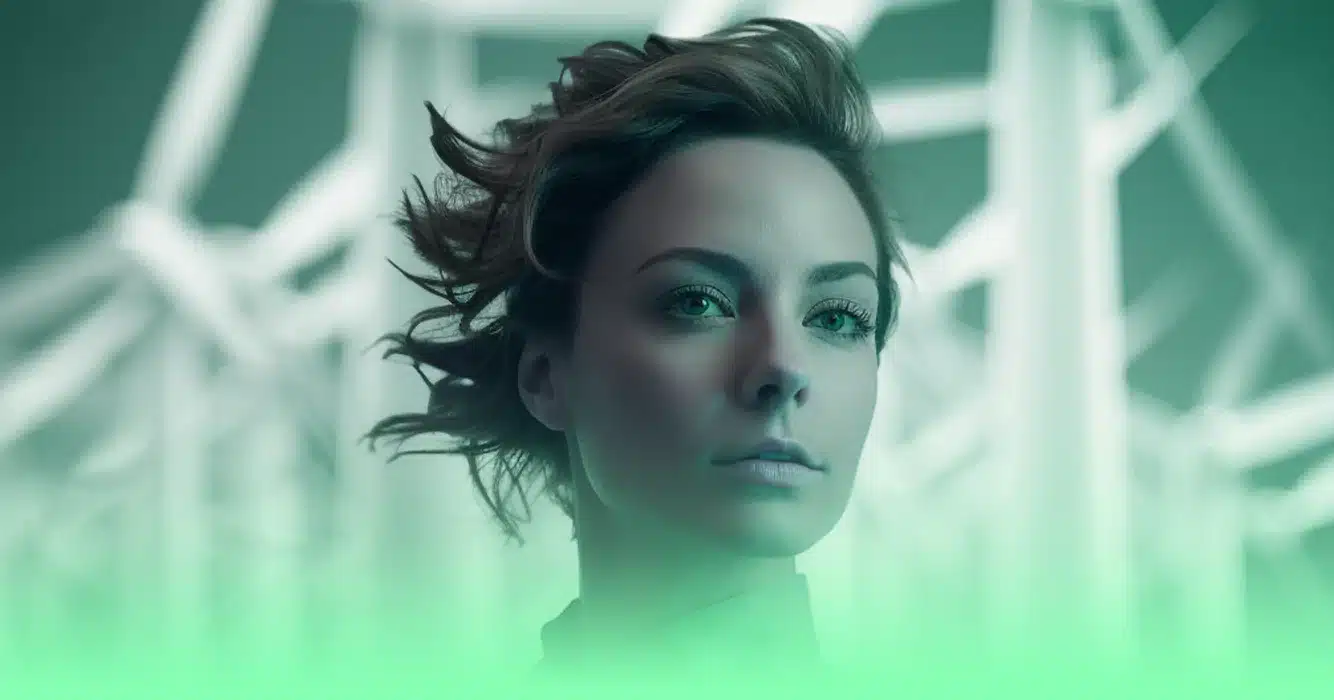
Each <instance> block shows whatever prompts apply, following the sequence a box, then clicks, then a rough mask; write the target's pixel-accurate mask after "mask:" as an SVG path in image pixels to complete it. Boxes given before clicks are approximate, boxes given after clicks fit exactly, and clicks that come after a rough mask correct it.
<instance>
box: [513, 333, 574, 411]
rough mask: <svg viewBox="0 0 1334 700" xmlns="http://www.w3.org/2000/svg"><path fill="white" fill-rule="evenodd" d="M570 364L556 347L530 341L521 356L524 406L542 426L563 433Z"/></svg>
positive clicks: (520, 373)
mask: <svg viewBox="0 0 1334 700" xmlns="http://www.w3.org/2000/svg"><path fill="white" fill-rule="evenodd" d="M566 374H567V363H566V362H565V358H564V356H563V355H561V354H559V353H558V352H557V351H556V349H555V346H554V345H553V344H551V343H548V342H544V341H541V340H535V339H534V340H529V341H527V342H525V343H524V345H523V352H522V353H520V355H519V367H518V385H519V386H518V389H519V397H520V398H521V399H522V400H523V405H524V406H525V407H527V408H528V413H530V414H532V416H533V417H534V418H536V419H537V420H538V422H540V423H541V424H542V425H545V426H546V427H547V428H548V429H550V430H556V431H562V432H563V431H564V430H565V429H566V428H567V427H568V423H569V411H568V407H567V405H566V404H567V400H568V397H567V395H566V386H567V382H566Z"/></svg>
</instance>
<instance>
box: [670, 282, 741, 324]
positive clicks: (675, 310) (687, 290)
mask: <svg viewBox="0 0 1334 700" xmlns="http://www.w3.org/2000/svg"><path fill="white" fill-rule="evenodd" d="M662 310H663V312H664V313H665V314H667V315H668V316H671V317H674V318H679V319H685V320H692V321H693V320H696V319H703V318H710V317H715V316H726V315H727V314H728V313H729V312H728V309H727V302H725V301H724V300H723V299H722V297H721V296H720V295H719V293H718V292H717V291H715V290H714V289H713V288H711V287H700V286H695V287H683V288H681V289H677V290H673V291H672V292H670V293H669V294H668V295H667V297H666V299H665V300H664V303H663V305H662Z"/></svg>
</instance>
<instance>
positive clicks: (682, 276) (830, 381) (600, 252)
mask: <svg viewBox="0 0 1334 700" xmlns="http://www.w3.org/2000/svg"><path fill="white" fill-rule="evenodd" d="M875 269H876V248H875V243H874V239H873V235H872V229H871V225H870V223H869V221H868V220H867V218H866V216H865V214H864V212H863V210H862V208H861V206H860V205H859V203H858V202H857V200H856V198H855V197H854V195H853V192H852V190H851V189H850V188H849V187H848V185H847V184H846V183H845V181H844V180H843V179H842V177H841V176H840V175H839V174H838V172H837V171H836V170H835V169H834V167H833V166H832V165H830V164H829V163H828V162H827V161H826V160H825V159H824V158H823V157H822V156H820V155H819V154H818V153H816V152H814V151H812V150H809V149H806V148H802V147H799V146H792V145H785V144H780V143H776V142H771V141H766V140H760V139H735V138H728V139H716V140H710V141H706V142H704V143H702V144H698V145H695V146H693V147H691V148H689V149H686V150H683V151H681V152H678V153H677V154H675V155H674V156H672V157H669V158H668V159H666V160H664V161H663V162H662V163H660V164H659V165H658V166H657V167H656V168H655V169H654V170H653V171H652V172H651V173H650V174H649V175H648V176H647V177H646V178H645V179H644V180H643V181H641V183H639V184H638V185H637V186H636V187H635V188H633V189H632V190H631V191H630V192H628V193H627V194H626V196H625V197H623V198H621V199H620V200H619V201H618V202H617V204H616V205H615V206H614V207H613V209H612V210H611V212H610V217H609V219H608V220H607V221H606V228H605V229H604V231H603V232H602V237H601V238H600V240H599V243H598V245H597V246H596V248H595V250H594V251H593V254H592V258H591V259H590V261H589V266H588V268H587V275H586V278H585V279H586V282H585V285H584V288H583V289H582V291H581V293H580V299H579V302H580V313H579V322H578V326H577V328H576V331H575V335H574V338H573V343H572V345H571V346H570V347H569V351H568V354H567V355H566V356H565V357H563V358H562V359H560V360H558V361H556V362H553V364H552V371H553V372H554V373H556V374H557V375H559V376H553V380H555V381H553V386H555V387H558V391H557V393H558V394H559V398H558V400H559V401H560V402H561V404H562V405H563V408H562V409H561V410H562V412H563V414H564V415H565V416H566V420H565V430H566V434H567V437H568V439H569V441H570V446H571V452H572V456H573V457H574V460H575V469H576V471H578V470H580V469H581V468H582V473H581V474H578V475H576V480H579V482H580V493H579V498H580V499H581V502H580V504H579V508H580V509H584V508H597V509H601V510H602V511H603V512H604V515H605V517H607V518H610V519H611V520H613V521H614V522H617V523H623V524H624V525H626V526H633V527H649V528H653V529H654V530H655V531H656V532H661V533H669V534H671V535H673V536H679V537H683V538H684V539H685V540H686V541H697V542H706V543H711V544H714V545H722V546H723V547H725V548H726V549H728V550H731V551H737V552H741V553H746V554H750V555H757V556H790V555H795V554H799V553H801V552H803V551H805V550H806V549H808V548H809V547H810V546H812V545H813V544H815V543H816V542H817V541H819V540H820V539H821V538H823V537H824V536H825V535H826V534H828V533H829V531H830V530H831V529H832V528H833V527H834V525H835V524H836V523H837V521H838V520H839V518H840V517H841V516H842V514H843V511H844V509H845V508H846V506H847V503H848V499H849V496H850V493H851V490H852V484H853V478H854V476H855V472H856V467H857V462H858V460H859V458H860V455H861V451H862V446H863V444H864V442H865V439H866V433H867V430H868V428H869V425H870V422H871V413H872V411H873V410H874V408H875V401H876V370H877V364H878V362H877V357H876V350H875V339H874V335H875V334H874V331H873V328H874V325H875V318H876V314H877V312H878V308H877V286H876V283H875V277H874V275H875ZM766 438H774V439H779V440H791V441H795V442H797V443H800V444H801V445H802V446H804V448H805V449H806V450H807V451H808V452H809V454H810V456H811V458H813V460H814V461H815V464H814V465H813V466H814V467H816V468H814V469H812V468H810V467H802V468H801V469H800V470H798V474H797V476H796V478H795V479H794V483H793V484H790V485H766V484H763V483H756V482H754V481H752V480H751V479H748V478H747V477H745V476H744V472H743V471H742V469H741V468H740V467H738V466H727V465H724V464H720V462H725V461H728V460H729V459H731V458H734V457H737V456H741V455H744V454H747V453H748V452H751V451H752V448H753V447H755V446H757V445H759V444H760V443H761V442H762V441H764V440H765V439H766ZM589 499H592V501H593V502H591V503H590V502H587V501H588V500H589Z"/></svg>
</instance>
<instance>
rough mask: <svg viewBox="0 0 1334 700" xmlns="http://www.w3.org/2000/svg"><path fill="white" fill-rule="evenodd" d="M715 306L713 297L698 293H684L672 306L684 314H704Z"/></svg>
mask: <svg viewBox="0 0 1334 700" xmlns="http://www.w3.org/2000/svg"><path fill="white" fill-rule="evenodd" d="M714 306H715V304H714V303H713V300H712V299H709V298H708V297H703V296H699V295H697V294H686V295H683V296H682V297H681V298H679V299H676V300H675V301H674V303H673V304H672V308H673V309H674V310H676V311H680V312H681V314H682V315H684V316H703V315H705V314H707V313H708V312H709V310H710V309H712V308H713V307H714Z"/></svg>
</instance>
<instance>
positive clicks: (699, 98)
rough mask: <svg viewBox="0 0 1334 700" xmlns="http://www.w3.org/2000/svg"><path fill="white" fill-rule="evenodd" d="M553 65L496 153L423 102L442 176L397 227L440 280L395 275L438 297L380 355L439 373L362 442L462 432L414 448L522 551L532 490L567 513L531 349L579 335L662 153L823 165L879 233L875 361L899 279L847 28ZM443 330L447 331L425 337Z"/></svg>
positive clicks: (740, 33) (664, 44) (782, 27)
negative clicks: (477, 499)
mask: <svg viewBox="0 0 1334 700" xmlns="http://www.w3.org/2000/svg"><path fill="white" fill-rule="evenodd" d="M559 60H560V63H561V64H562V66H563V68H562V70H561V73H560V76H559V77H558V78H557V80H556V82H554V83H551V84H550V88H551V102H550V103H546V104H540V105H536V106H534V107H533V108H532V111H531V113H530V114H529V115H528V116H525V117H522V118H518V119H505V120H502V121H500V122H499V123H498V124H497V125H496V128H495V132H494V141H495V143H494V144H493V145H485V144H483V143H480V142H478V141H475V140H472V139H470V138H468V137H467V136H465V135H464V134H462V133H460V132H459V131H458V130H457V129H455V128H454V127H453V126H451V125H450V123H449V122H448V121H446V120H445V118H444V117H442V116H441V115H440V113H439V112H437V111H436V110H435V108H434V107H432V106H431V104H430V103H429V102H428V103H427V105H426V107H427V111H428V112H429V114H430V120H431V130H432V134H431V146H432V147H433V148H434V150H435V153H436V154H437V155H438V156H439V157H440V160H441V161H443V163H444V165H445V167H446V168H447V171H446V173H442V174H441V175H440V178H439V180H438V181H437V183H436V193H435V196H434V197H432V196H431V195H429V194H428V193H427V191H426V188H425V187H424V186H423V185H422V183H421V181H420V180H416V192H415V195H416V196H417V199H418V200H419V201H418V202H416V203H414V202H413V199H412V197H410V196H409V193H405V194H404V197H403V201H402V211H401V213H400V215H399V217H398V219H397V224H398V226H399V227H400V228H401V229H402V230H403V231H404V232H405V233H406V234H407V236H408V237H409V239H410V240H411V242H412V246H413V247H414V249H415V250H416V253H417V254H418V255H419V256H420V257H421V258H422V259H423V260H424V261H425V262H427V263H428V264H429V265H430V266H431V267H432V268H433V270H434V272H436V273H438V274H432V275H427V276H423V275H413V274H410V273H407V272H403V271H402V269H401V268H399V271H400V272H402V274H404V275H405V276H406V277H408V279H410V280H411V281H412V282H414V283H415V284H417V285H418V286H420V287H421V288H423V289H425V290H426V291H428V292H430V293H431V294H433V295H435V296H436V297H438V298H440V299H441V300H443V303H442V304H441V305H440V306H435V307H431V308H428V309H426V310H424V311H421V312H420V313H418V314H416V315H415V316H414V317H413V318H412V320H411V322H410V323H409V325H408V328H407V330H406V332H403V333H393V334H390V335H387V336H385V338H384V340H385V341H387V342H388V343H389V348H388V350H387V351H386V353H385V357H386V358H389V357H393V356H402V357H404V358H407V359H408V360H409V361H410V362H411V363H412V364H413V366H414V367H416V368H417V371H418V372H419V373H421V374H422V376H423V378H424V379H425V378H426V375H425V373H423V372H422V367H429V368H432V369H434V370H435V371H437V372H440V373H443V375H444V377H443V379H440V380H439V381H436V382H434V383H431V382H430V381H429V380H427V381H428V384H431V394H430V401H429V404H428V406H427V408H426V411H425V412H423V413H412V414H403V415H394V416H390V417H388V418H385V419H384V420H382V421H380V422H379V423H378V424H376V425H375V426H374V428H372V429H371V431H370V433H369V434H368V435H367V437H368V438H369V439H370V440H371V444H372V446H373V445H374V444H375V442H376V441H378V440H379V439H381V438H389V439H392V440H394V441H395V442H396V444H397V445H398V447H399V448H401V446H402V444H403V442H404V441H406V440H407V439H410V438H414V437H418V436H423V435H429V434H438V435H443V436H448V437H450V438H452V439H453V442H452V443H451V444H450V445H449V446H448V447H446V448H444V449H439V450H418V451H414V452H413V453H414V454H420V453H423V452H433V453H437V454H456V455H462V456H464V457H465V458H466V459H467V462H468V472H469V474H470V476H471V477H472V481H473V484H474V485H475V487H476V488H477V490H478V492H479V493H480V495H481V496H482V498H483V499H484V500H485V502H486V504H487V506H488V507H489V509H490V510H491V512H492V514H494V516H495V518H496V520H497V521H498V522H499V525H500V527H501V529H502V530H503V531H504V533H505V535H506V536H507V537H508V538H510V539H516V540H518V541H519V542H520V543H522V541H523V538H522V536H521V535H520V534H519V529H518V528H519V525H520V523H524V522H527V521H528V520H529V519H530V518H531V516H532V511H531V500H530V495H532V494H533V493H534V492H536V493H537V494H539V495H541V494H545V495H546V496H548V497H550V498H552V499H553V500H554V501H555V502H556V504H557V505H559V506H560V508H561V509H562V510H563V511H564V512H565V513H566V514H567V515H569V516H570V517H571V518H573V515H574V513H573V507H574V504H573V496H572V493H571V488H570V487H571V471H570V468H571V467H570V464H569V460H568V454H567V451H566V449H567V448H566V443H565V439H564V435H563V434H561V433H560V432H556V431H552V430H549V429H547V428H546V427H545V426H544V425H542V424H541V423H540V422H538V421H537V420H536V419H534V418H533V417H532V415H531V414H529V412H528V410H527V408H526V407H525V405H524V404H523V402H522V400H521V399H520V396H519V392H518V376H517V372H518V360H519V355H520V352H521V350H522V348H523V343H524V340H525V338H529V337H535V336H541V337H547V338H551V339H555V340H559V341H564V340H568V339H569V337H570V334H571V332H572V330H573V327H574V324H575V322H576V318H577V314H578V310H577V308H576V301H577V298H576V292H577V281H578V279H579V277H580V274H581V272H582V270H583V266H584V264H585V261H586V260H587V258H588V254H589V252H590V247H591V246H592V245H593V244H594V242H595V239H596V235H597V232H598V231H599V229H600V228H601V221H602V218H603V216H604V214H605V213H606V212H607V210H608V209H609V207H610V205H611V204H612V203H613V202H614V201H615V200H617V199H618V198H619V197H621V196H622V195H623V194H625V193H626V191H627V190H628V189H629V188H631V187H632V186H633V185H634V184H635V183H636V182H637V181H638V180H639V179H641V178H642V177H643V176H644V175H645V174H646V172H647V171H648V170H649V169H651V168H652V167H653V166H654V165H655V164H656V163H657V162H659V161H661V160H662V159H663V158H664V157H665V156H667V155H669V154H671V153H673V152H675V151H679V150H681V149H683V148H685V147H687V146H690V145H692V144H696V143H699V142H701V141H704V140H707V139H710V138H719V137H728V136H734V137H760V138H767V139H773V140H777V141H782V142H785V143H791V144H796V145H801V146H805V147H809V148H811V149H813V150H815V151H817V152H818V153H820V154H822V155H823V156H824V157H825V158H826V159H827V160H829V162H830V163H831V164H833V165H834V166H835V167H836V168H837V169H838V171H839V172H840V173H841V174H842V176H843V177H844V178H845V180H846V181H847V182H848V184H849V186H850V187H851V189H852V190H853V191H854V193H855V194H856V196H857V198H858V200H859V202H860V203H861V205H862V207H863V209H864V210H865V212H866V214H867V216H868V218H869V220H870V222H871V225H872V230H873V231H874V232H875V237H876V248H877V256H878V267H879V279H880V290H879V293H880V312H879V317H878V318H877V320H876V324H875V343H876V351H877V352H879V351H880V350H881V349H882V348H883V347H884V343H885V337H886V335H887V334H888V332H889V329H890V328H891V327H892V325H893V323H894V321H895V318H896V316H897V312H898V301H899V294H898V287H897V283H896V282H895V280H894V279H893V277H892V274H891V272H892V268H893V267H895V266H900V267H901V266H902V265H903V257H902V253H901V250H900V248H899V245H898V243H897V241H896V236H895V234H894V231H893V228H892V225H891V224H892V219H891V218H890V217H889V215H888V213H887V212H886V211H885V210H884V208H883V206H882V204H881V203H880V201H879V199H878V197H877V194H876V188H875V186H874V182H873V179H872V177H871V173H870V167H869V165H868V162H867V157H868V155H869V154H870V152H871V151H872V150H873V149H874V147H875V146H876V145H877V143H878V134H879V129H878V126H877V124H876V121H875V118H874V115H873V113H872V110H871V106H870V99H869V97H868V96H867V93H866V89H865V87H864V86H863V84H862V82H861V80H860V78H859V77H858V75H857V73H856V71H855V68H854V66H853V62H852V58H851V50H850V49H849V47H848V45H847V43H846V41H845V40H844V39H843V38H842V37H841V36H840V35H838V34H836V33H834V32H833V31H831V30H827V29H823V28H812V27H809V26H806V25H803V24H800V23H797V22H793V21H788V20H779V19H757V20H751V21H748V22H744V23H742V24H739V25H737V26H734V27H731V28H728V29H724V30H721V31H718V32H715V33H712V34H709V35H706V36H704V37H702V38H700V39H695V40H686V39H674V38H668V37H665V36H660V35H657V34H650V35H649V37H648V39H647V40H646V41H645V42H644V45H643V48H635V47H634V46H632V45H630V44H626V43H623V42H614V41H606V42H600V43H597V44H593V45H592V46H590V47H588V48H587V49H585V50H584V51H583V53H581V54H580V55H578V56H570V57H566V58H561V59H559ZM567 78H568V80H567ZM497 302H500V303H499V304H498V303H497ZM497 307H500V308H499V309H497ZM484 313H485V314H486V316H483V314H484ZM479 319H480V320H479ZM442 324H443V325H445V326H446V330H448V331H449V337H444V338H442V337H440V336H439V335H435V336H434V337H429V336H427V335H424V334H422V333H419V332H418V331H419V329H421V328H423V327H429V328H438V327H439V326H440V325H442ZM401 454H408V453H405V452H402V451H399V452H398V453H397V454H396V455H395V457H397V456H399V455H401ZM488 472H489V473H488ZM515 500H517V504H516V503H514V501H515Z"/></svg>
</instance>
